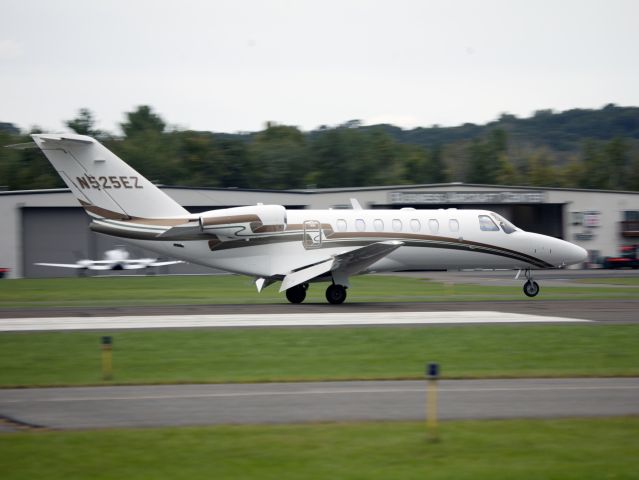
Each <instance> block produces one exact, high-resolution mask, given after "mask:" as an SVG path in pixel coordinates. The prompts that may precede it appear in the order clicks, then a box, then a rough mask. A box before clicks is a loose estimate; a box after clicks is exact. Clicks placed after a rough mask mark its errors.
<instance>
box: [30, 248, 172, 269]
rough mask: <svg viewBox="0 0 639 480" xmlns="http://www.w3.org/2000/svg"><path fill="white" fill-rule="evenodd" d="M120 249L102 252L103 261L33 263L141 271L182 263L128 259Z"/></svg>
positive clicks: (45, 265) (62, 266)
mask: <svg viewBox="0 0 639 480" xmlns="http://www.w3.org/2000/svg"><path fill="white" fill-rule="evenodd" d="M129 256H130V255H129V252H127V251H126V250H125V249H124V248H122V247H117V248H114V249H113V250H107V251H106V252H104V259H103V260H89V259H82V260H78V261H77V262H75V263H42V262H39V263H34V265H41V266H43V267H61V268H75V269H78V270H142V269H144V268H149V267H164V266H166V265H175V264H177V263H184V262H183V261H182V260H166V261H165V260H159V259H157V258H129Z"/></svg>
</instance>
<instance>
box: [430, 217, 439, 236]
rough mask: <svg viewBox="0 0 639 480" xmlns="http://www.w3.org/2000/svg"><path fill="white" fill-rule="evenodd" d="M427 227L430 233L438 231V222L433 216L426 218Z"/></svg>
mask: <svg viewBox="0 0 639 480" xmlns="http://www.w3.org/2000/svg"><path fill="white" fill-rule="evenodd" d="M428 229H429V230H430V233H438V232H439V222H438V221H437V220H435V219H434V218H431V219H430V220H428Z"/></svg>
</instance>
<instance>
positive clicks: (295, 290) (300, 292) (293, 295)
mask: <svg viewBox="0 0 639 480" xmlns="http://www.w3.org/2000/svg"><path fill="white" fill-rule="evenodd" d="M306 288H308V286H307V287H306ZM306 288H304V285H295V286H294V287H291V288H289V289H288V290H286V299H287V300H288V301H289V302H291V303H302V302H303V301H304V299H305V298H306Z"/></svg>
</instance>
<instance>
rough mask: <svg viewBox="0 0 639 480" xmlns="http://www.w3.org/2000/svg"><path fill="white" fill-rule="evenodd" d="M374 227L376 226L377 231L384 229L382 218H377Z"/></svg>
mask: <svg viewBox="0 0 639 480" xmlns="http://www.w3.org/2000/svg"><path fill="white" fill-rule="evenodd" d="M373 228H375V231H376V232H383V231H384V221H383V220H382V219H381V218H376V219H375V221H374V222H373Z"/></svg>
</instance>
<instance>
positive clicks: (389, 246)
mask: <svg viewBox="0 0 639 480" xmlns="http://www.w3.org/2000/svg"><path fill="white" fill-rule="evenodd" d="M402 245H403V242H399V241H397V240H390V241H387V242H377V243H372V244H370V245H366V246H364V247H361V248H357V249H355V250H350V251H348V252H344V253H340V254H338V255H333V256H332V257H330V258H328V259H326V260H324V261H322V262H319V263H314V264H312V265H307V266H305V267H302V268H299V269H296V270H295V271H293V272H291V273H289V274H288V275H286V276H285V277H284V280H282V285H281V287H280V292H283V291H285V290H288V289H289V288H291V287H294V286H295V285H299V284H301V283H305V282H308V281H309V280H312V279H314V278H317V277H319V276H321V275H324V274H327V273H329V272H332V273H334V274H339V275H340V276H341V277H344V276H346V277H348V276H349V275H354V274H356V273H359V272H361V271H362V270H365V269H366V268H367V267H369V266H371V265H372V264H373V263H375V262H377V261H378V260H380V259H382V258H384V257H385V256H386V255H388V254H389V253H391V252H393V251H395V250H396V249H397V248H399V247H400V246H402Z"/></svg>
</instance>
